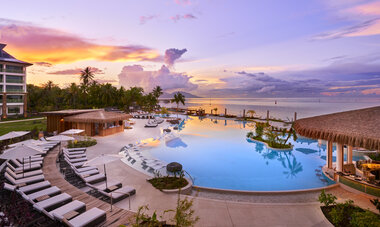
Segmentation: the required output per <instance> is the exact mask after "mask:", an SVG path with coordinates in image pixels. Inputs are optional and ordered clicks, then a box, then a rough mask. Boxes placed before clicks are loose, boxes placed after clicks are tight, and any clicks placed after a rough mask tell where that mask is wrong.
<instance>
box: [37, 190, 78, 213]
mask: <svg viewBox="0 0 380 227" xmlns="http://www.w3.org/2000/svg"><path fill="white" fill-rule="evenodd" d="M71 200H72V197H71V196H70V195H69V194H67V193H62V194H59V195H56V196H53V197H51V198H49V199H45V200H42V201H41V202H38V203H36V204H34V206H33V207H38V209H45V210H46V211H50V210H53V209H54V208H56V207H59V205H63V204H66V203H68V202H70V201H71Z"/></svg>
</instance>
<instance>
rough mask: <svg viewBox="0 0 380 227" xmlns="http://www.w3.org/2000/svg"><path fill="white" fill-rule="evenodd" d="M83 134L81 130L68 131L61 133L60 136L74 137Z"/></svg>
mask: <svg viewBox="0 0 380 227" xmlns="http://www.w3.org/2000/svg"><path fill="white" fill-rule="evenodd" d="M82 132H84V130H83V129H69V130H66V131H64V132H61V133H60V135H76V134H80V133H82Z"/></svg>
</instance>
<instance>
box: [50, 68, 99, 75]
mask: <svg viewBox="0 0 380 227" xmlns="http://www.w3.org/2000/svg"><path fill="white" fill-rule="evenodd" d="M82 70H83V69H81V68H75V69H65V70H59V71H53V72H48V73H47V74H52V75H78V74H80V73H81V71H82ZM91 71H92V72H93V73H94V74H104V71H103V70H101V69H99V68H96V67H91Z"/></svg>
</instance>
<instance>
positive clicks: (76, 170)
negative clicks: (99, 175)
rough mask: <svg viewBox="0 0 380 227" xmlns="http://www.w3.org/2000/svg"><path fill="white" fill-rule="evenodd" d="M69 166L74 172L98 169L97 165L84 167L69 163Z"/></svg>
mask: <svg viewBox="0 0 380 227" xmlns="http://www.w3.org/2000/svg"><path fill="white" fill-rule="evenodd" d="M70 166H71V168H72V169H73V170H74V171H75V172H76V173H82V172H86V171H89V170H93V169H96V170H97V169H98V168H97V167H95V166H85V167H81V168H77V167H75V166H73V165H70Z"/></svg>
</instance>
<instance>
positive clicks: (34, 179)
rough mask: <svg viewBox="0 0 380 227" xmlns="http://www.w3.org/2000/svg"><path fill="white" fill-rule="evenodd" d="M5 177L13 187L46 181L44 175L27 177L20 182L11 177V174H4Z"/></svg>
mask: <svg viewBox="0 0 380 227" xmlns="http://www.w3.org/2000/svg"><path fill="white" fill-rule="evenodd" d="M4 177H5V178H6V179H7V180H8V181H9V182H11V184H13V185H24V184H33V183H36V182H40V181H44V180H45V178H44V175H43V174H41V175H37V176H31V177H25V178H21V179H18V180H16V179H14V178H13V177H12V176H11V175H9V173H4Z"/></svg>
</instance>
